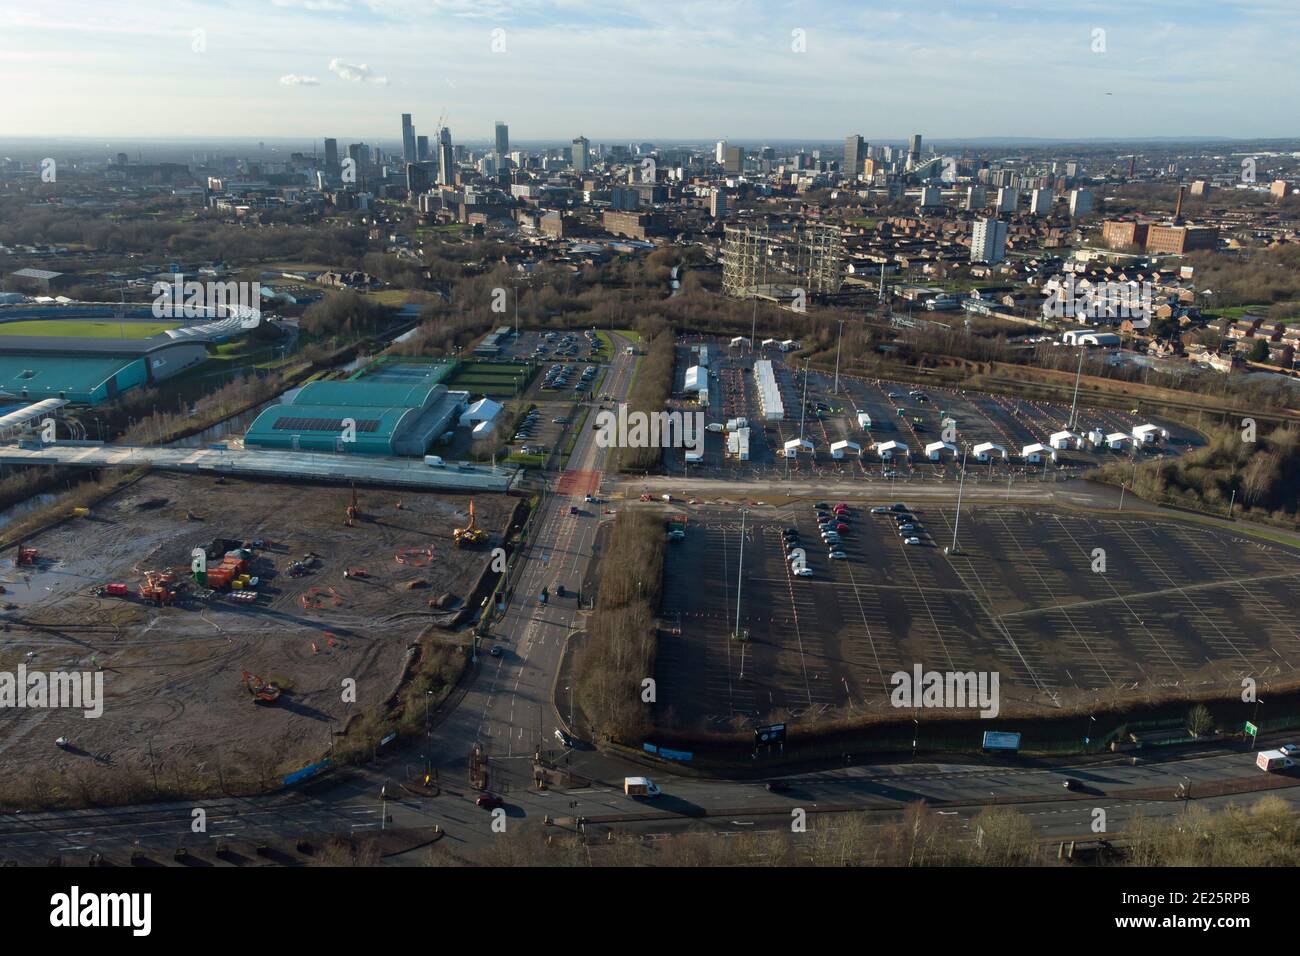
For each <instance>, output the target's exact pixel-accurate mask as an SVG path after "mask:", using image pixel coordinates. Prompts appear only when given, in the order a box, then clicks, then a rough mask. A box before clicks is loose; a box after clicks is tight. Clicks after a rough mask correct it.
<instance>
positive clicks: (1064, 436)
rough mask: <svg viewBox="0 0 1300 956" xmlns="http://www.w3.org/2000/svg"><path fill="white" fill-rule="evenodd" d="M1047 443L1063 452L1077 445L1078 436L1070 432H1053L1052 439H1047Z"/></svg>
mask: <svg viewBox="0 0 1300 956" xmlns="http://www.w3.org/2000/svg"><path fill="white" fill-rule="evenodd" d="M1048 442H1049V443H1050V444H1051V446H1052V447H1053V448H1056V449H1061V450H1064V449H1067V448H1073V447H1074V446H1075V445H1077V444H1078V443H1079V436H1078V435H1076V434H1075V433H1074V432H1072V431H1059V432H1053V433H1052V437H1051V438H1049V439H1048Z"/></svg>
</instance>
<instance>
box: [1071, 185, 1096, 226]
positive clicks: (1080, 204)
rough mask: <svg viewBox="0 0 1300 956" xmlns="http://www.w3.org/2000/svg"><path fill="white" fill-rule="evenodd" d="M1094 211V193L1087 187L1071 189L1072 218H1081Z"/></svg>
mask: <svg viewBox="0 0 1300 956" xmlns="http://www.w3.org/2000/svg"><path fill="white" fill-rule="evenodd" d="M1090 212H1092V193H1091V192H1090V191H1089V190H1087V189H1072V190H1071V191H1070V218H1071V219H1079V218H1081V217H1083V216H1086V215H1088V213H1090Z"/></svg>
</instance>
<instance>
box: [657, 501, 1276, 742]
mask: <svg viewBox="0 0 1300 956" xmlns="http://www.w3.org/2000/svg"><path fill="white" fill-rule="evenodd" d="M890 504H899V505H902V506H903V507H904V508H906V510H905V511H894V510H892V509H890V508H889V505H890ZM864 506H866V507H864ZM880 507H884V508H886V511H885V512H880V513H876V514H871V513H870V512H871V511H872V510H874V508H880ZM855 510H856V511H858V512H862V511H864V510H865V511H867V512H868V514H867V515H864V516H863V518H862V520H860V521H857V522H855V523H853V524H852V530H851V531H850V532H848V533H846V534H844V535H842V540H841V542H840V543H839V544H837V545H836V547H835V549H830V548H828V547H827V546H826V543H825V542H823V541H822V540H821V535H820V533H819V532H818V525H817V523H816V512H815V511H814V510H813V509H812V508H810V507H809V506H808V505H807V504H799V503H792V504H790V505H786V506H782V507H777V508H771V507H763V508H755V509H752V510H751V511H750V512H749V514H748V515H747V517H746V521H745V528H744V537H743V539H742V537H741V521H740V516H739V515H738V514H737V512H736V510H735V508H731V507H721V506H712V505H710V506H702V507H700V508H699V509H697V512H696V513H695V514H694V515H693V516H692V518H691V535H689V536H688V539H687V540H686V541H684V542H682V543H681V544H680V545H678V546H675V547H674V548H673V549H672V550H671V551H670V552H669V554H668V556H667V559H666V563H665V569H664V577H665V582H664V589H663V593H664V597H663V602H662V607H661V618H662V620H663V621H664V622H665V624H666V625H667V626H669V627H674V628H680V633H674V634H673V635H672V636H664V634H663V632H661V637H660V640H659V645H658V647H659V650H658V655H657V662H656V672H655V676H656V678H657V682H658V688H659V700H660V704H661V706H660V708H659V709H658V711H657V713H658V714H659V715H660V719H661V721H663V722H665V723H667V724H671V725H673V726H675V727H679V728H682V729H686V728H690V729H694V730H702V729H725V728H734V727H737V726H747V725H748V722H750V721H752V720H754V719H768V718H771V719H782V718H785V717H789V718H792V719H802V718H817V717H822V716H825V717H832V716H834V717H845V716H848V715H850V714H855V713H862V712H864V711H865V710H868V709H872V708H875V709H877V710H880V711H882V712H883V711H884V710H885V709H886V708H888V706H889V705H888V696H889V694H888V692H889V689H890V684H889V678H890V675H891V674H893V673H894V672H896V671H907V670H911V669H912V667H913V666H914V665H915V664H918V663H919V664H921V665H923V666H925V667H926V668H933V669H937V670H940V671H962V672H965V671H995V672H997V673H998V674H999V676H1000V681H1001V687H1002V693H1003V695H1004V699H1007V700H1014V701H1015V702H1016V704H1017V706H1021V707H1026V708H1030V709H1033V708H1037V707H1042V708H1051V707H1054V706H1056V705H1057V704H1068V703H1070V702H1072V701H1080V700H1084V701H1091V700H1094V699H1096V697H1097V695H1098V694H1099V693H1104V694H1106V695H1107V699H1112V698H1123V697H1124V696H1126V695H1131V696H1134V697H1135V698H1136V699H1143V698H1144V697H1145V695H1149V694H1152V693H1157V694H1165V693H1178V692H1179V689H1180V688H1185V687H1188V686H1200V685H1203V684H1206V683H1212V682H1218V683H1222V682H1224V681H1227V682H1229V683H1234V685H1235V684H1239V682H1240V678H1241V677H1244V676H1251V677H1254V678H1255V679H1257V680H1259V679H1266V678H1267V677H1268V676H1269V675H1282V676H1284V675H1286V674H1289V673H1291V672H1292V670H1293V665H1294V664H1296V663H1300V627H1298V626H1297V625H1296V623H1295V621H1294V615H1293V613H1292V610H1291V609H1292V608H1294V606H1295V604H1296V602H1297V599H1300V554H1298V553H1297V552H1295V551H1293V550H1290V549H1287V548H1285V547H1281V546H1275V545H1271V544H1266V543H1262V542H1258V541H1253V540H1245V539H1240V538H1236V537H1234V536H1233V535H1232V534H1231V533H1230V532H1224V531H1219V530H1216V529H1212V528H1206V527H1203V526H1200V525H1197V524H1193V523H1187V522H1182V521H1170V520H1165V519H1157V518H1154V517H1146V516H1141V515H1137V514H1134V515H1094V514H1083V513H1076V512H1070V511H1066V510H1060V509H1051V508H1038V507H1019V506H1012V505H1000V504H999V505H995V504H976V505H973V506H971V505H968V506H965V507H963V509H962V514H961V526H960V541H959V548H958V549H957V550H956V551H949V550H948V549H949V547H950V545H951V539H952V534H953V525H954V520H955V512H954V509H953V507H952V505H951V504H945V505H942V506H931V505H928V504H918V505H917V506H915V507H910V506H908V505H906V504H905V503H903V502H888V501H885V502H863V503H858V504H857V506H856V507H855ZM904 516H906V517H908V518H910V519H911V520H909V521H905V522H896V521H894V520H890V519H891V517H904ZM900 523H903V524H911V525H912V526H913V529H912V530H911V531H908V532H902V533H900V531H899V527H898V526H899V524H900ZM792 531H793V533H792ZM742 548H743V550H744V571H743V576H738V572H739V570H740V552H741V550H742ZM795 548H799V549H801V550H802V555H801V557H802V563H801V562H800V561H792V560H791V557H792V556H793V552H794V549H795ZM1097 549H1101V550H1102V551H1104V553H1105V555H1106V562H1105V570H1104V571H1097V570H1094V568H1095V567H1097V566H1098V565H1097V558H1096V552H1097ZM831 550H838V551H841V552H843V554H844V555H845V557H844V558H842V559H841V558H832V557H830V554H829V552H830V551H831ZM800 566H803V567H806V568H808V569H809V572H810V573H809V574H808V575H806V576H804V575H801V574H799V573H797V569H798V567H800ZM701 581H709V582H710V584H711V586H710V587H707V588H702V587H700V586H699V583H700V582H701ZM738 581H739V583H740V586H741V592H740V595H739V597H740V601H739V605H740V613H739V631H740V633H741V635H742V636H744V637H745V638H746V639H745V640H743V641H742V640H737V639H734V638H733V637H732V634H733V632H735V631H736V629H737V584H738Z"/></svg>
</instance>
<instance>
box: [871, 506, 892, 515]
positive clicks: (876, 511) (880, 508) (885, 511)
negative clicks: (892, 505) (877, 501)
mask: <svg viewBox="0 0 1300 956" xmlns="http://www.w3.org/2000/svg"><path fill="white" fill-rule="evenodd" d="M871 513H872V514H873V515H883V514H888V513H889V509H888V508H886V507H885V506H884V505H876V506H875V507H874V508H872V509H871Z"/></svg>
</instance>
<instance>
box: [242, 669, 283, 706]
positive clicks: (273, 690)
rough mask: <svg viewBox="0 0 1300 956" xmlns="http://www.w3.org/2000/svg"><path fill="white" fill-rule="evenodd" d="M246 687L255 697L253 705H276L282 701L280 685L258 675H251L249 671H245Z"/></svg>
mask: <svg viewBox="0 0 1300 956" xmlns="http://www.w3.org/2000/svg"><path fill="white" fill-rule="evenodd" d="M244 686H245V687H246V688H248V692H249V693H250V694H252V695H253V703H255V704H274V703H275V702H276V701H277V700H279V699H280V688H279V686H278V685H276V684H273V683H271V682H270V681H268V680H264V679H262V678H261V677H258V676H257V675H256V674H250V673H249V672H248V671H244Z"/></svg>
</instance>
